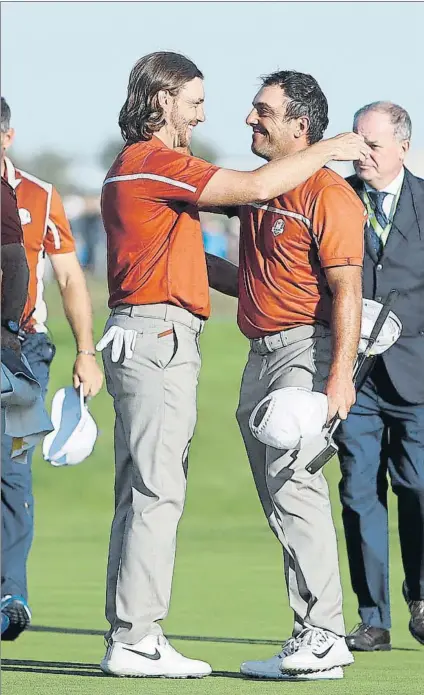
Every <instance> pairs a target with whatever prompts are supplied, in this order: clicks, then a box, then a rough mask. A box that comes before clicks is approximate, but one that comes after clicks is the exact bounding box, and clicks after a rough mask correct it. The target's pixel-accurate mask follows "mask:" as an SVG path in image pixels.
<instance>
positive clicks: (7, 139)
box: [1, 128, 15, 150]
mask: <svg viewBox="0 0 424 695" xmlns="http://www.w3.org/2000/svg"><path fill="white" fill-rule="evenodd" d="M14 139H15V130H14V128H9V130H8V131H7V132H6V133H2V139H1V144H2V147H3V149H4V150H7V149H9V147H10V146H11V145H12V144H13V140H14Z"/></svg>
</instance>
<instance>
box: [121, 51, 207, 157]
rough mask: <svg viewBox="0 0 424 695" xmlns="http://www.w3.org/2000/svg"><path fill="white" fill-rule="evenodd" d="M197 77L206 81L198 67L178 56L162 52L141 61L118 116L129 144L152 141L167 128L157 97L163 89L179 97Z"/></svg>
mask: <svg viewBox="0 0 424 695" xmlns="http://www.w3.org/2000/svg"><path fill="white" fill-rule="evenodd" d="M195 77H200V79H203V75H202V73H201V72H200V70H199V68H198V67H196V65H195V64H194V63H192V61H191V60H189V59H188V58H186V57H185V56H183V55H180V54H179V53H171V52H167V51H159V52H157V53H150V54H149V55H147V56H144V57H143V58H140V60H139V61H137V63H136V64H135V65H134V67H133V69H132V70H131V73H130V79H129V82H128V93H127V99H126V101H125V104H124V105H123V107H122V109H121V111H120V114H119V121H118V122H119V127H120V129H121V133H122V137H123V138H124V140H125V142H126V144H127V145H131V144H133V143H135V142H139V141H140V140H150V138H151V137H152V135H153V133H155V132H156V131H158V130H160V128H162V126H163V125H165V119H164V117H163V109H162V108H161V106H160V105H159V98H158V93H159V92H160V91H161V90H164V91H166V92H169V93H170V94H171V95H172V96H176V95H177V94H178V92H179V91H180V89H181V88H182V87H184V85H185V84H186V83H187V82H190V81H191V80H193V79H194V78H195Z"/></svg>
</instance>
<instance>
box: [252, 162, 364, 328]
mask: <svg viewBox="0 0 424 695" xmlns="http://www.w3.org/2000/svg"><path fill="white" fill-rule="evenodd" d="M239 216H240V224H241V231H240V272H239V308H238V324H239V327H240V330H241V331H242V333H244V335H246V336H247V337H248V338H258V337H262V336H265V335H269V334H271V333H277V332H279V331H281V330H284V329H287V328H293V327H294V326H301V325H303V324H313V323H322V324H326V325H329V323H330V321H331V304H332V300H331V294H330V291H329V288H328V284H327V281H326V278H325V272H324V271H325V269H326V268H331V267H334V266H344V265H356V266H362V263H363V255H364V225H365V221H366V211H365V209H364V206H363V205H362V203H361V201H360V199H359V198H358V196H357V195H356V193H355V192H354V191H353V189H352V188H351V187H350V186H349V184H348V183H346V182H345V180H344V179H343V178H342V177H341V176H339V175H338V174H336V173H335V172H334V171H332V170H331V169H327V168H323V169H320V170H319V171H318V172H317V173H316V174H314V175H313V176H311V178H309V179H308V180H307V181H306V182H305V183H303V184H301V185H300V186H297V188H295V189H293V190H292V191H289V192H288V193H287V194H285V195H283V196H281V197H279V198H276V199H275V200H271V201H269V202H268V203H266V204H260V203H254V204H251V205H246V206H243V207H242V208H240V209H239Z"/></svg>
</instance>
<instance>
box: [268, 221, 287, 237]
mask: <svg viewBox="0 0 424 695" xmlns="http://www.w3.org/2000/svg"><path fill="white" fill-rule="evenodd" d="M285 226H286V223H285V222H284V220H282V219H281V218H280V219H279V220H276V221H275V222H274V224H273V225H272V227H271V232H272V233H273V235H274V236H278V235H279V234H282V233H283V232H284V227H285Z"/></svg>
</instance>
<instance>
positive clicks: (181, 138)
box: [170, 103, 189, 147]
mask: <svg viewBox="0 0 424 695" xmlns="http://www.w3.org/2000/svg"><path fill="white" fill-rule="evenodd" d="M170 125H171V127H172V128H173V129H174V131H175V147H188V146H189V139H188V137H187V125H186V124H185V123H184V122H183V121H182V119H181V118H180V116H179V114H178V109H177V105H176V104H175V103H174V105H173V107H172V111H171V117H170Z"/></svg>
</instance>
